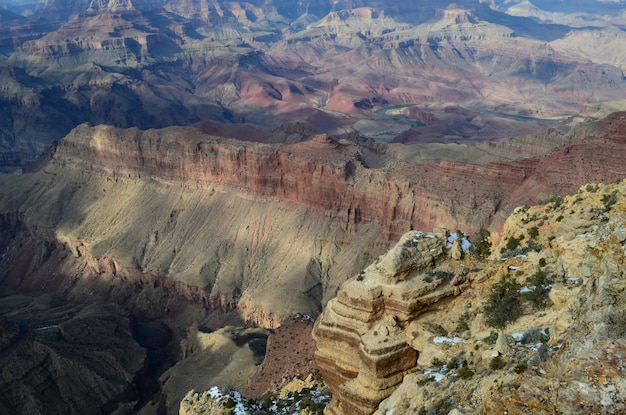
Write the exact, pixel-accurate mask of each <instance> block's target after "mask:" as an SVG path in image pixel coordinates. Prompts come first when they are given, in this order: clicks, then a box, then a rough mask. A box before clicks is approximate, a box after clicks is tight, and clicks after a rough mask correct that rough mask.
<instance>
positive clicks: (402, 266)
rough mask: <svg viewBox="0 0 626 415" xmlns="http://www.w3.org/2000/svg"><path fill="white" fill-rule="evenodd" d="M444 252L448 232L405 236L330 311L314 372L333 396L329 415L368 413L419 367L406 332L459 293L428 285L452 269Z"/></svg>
mask: <svg viewBox="0 0 626 415" xmlns="http://www.w3.org/2000/svg"><path fill="white" fill-rule="evenodd" d="M447 244H448V232H447V230H445V229H438V230H435V231H434V232H433V233H422V232H416V231H411V232H409V233H406V234H405V235H404V236H403V237H402V238H401V239H400V241H399V242H398V244H397V245H396V246H395V247H394V248H392V249H391V250H390V251H388V252H387V253H386V254H385V255H382V256H381V257H379V258H378V259H377V260H376V261H375V262H374V263H373V264H371V265H370V266H369V267H367V268H366V269H365V270H364V271H361V273H360V274H359V275H357V276H356V277H355V278H352V279H350V280H348V281H347V282H346V283H345V284H344V285H343V286H342V288H341V290H340V291H339V293H338V295H337V297H336V298H335V299H333V300H331V301H330V302H329V303H328V305H327V307H326V309H325V310H324V313H323V314H322V315H321V316H320V318H319V319H318V320H317V321H316V324H315V328H314V330H313V337H314V339H315V341H316V342H317V352H316V354H315V357H316V360H317V364H318V366H319V368H320V370H321V372H322V375H323V376H324V380H325V381H326V383H327V384H328V386H329V387H330V389H331V390H332V392H333V401H332V403H331V404H330V406H329V407H328V408H327V413H328V414H333V415H339V414H371V413H373V412H374V410H375V409H376V408H377V406H378V404H379V403H380V401H382V400H383V399H385V398H386V397H387V396H389V395H390V394H391V393H392V392H393V390H394V389H395V387H396V386H397V385H398V384H400V383H401V382H402V378H403V377H404V375H405V374H406V373H407V372H409V371H410V370H411V369H412V368H414V367H415V366H416V363H417V357H418V356H417V351H415V350H414V349H413V348H411V347H410V346H409V344H407V341H406V337H407V336H406V335H405V327H406V326H407V324H408V323H409V322H410V321H412V320H414V319H415V318H416V317H417V316H418V315H420V314H422V313H423V312H425V311H428V310H429V309H430V307H429V306H431V305H433V304H435V303H436V302H438V301H439V300H441V299H442V298H444V297H448V296H451V295H455V294H458V293H459V292H460V290H461V286H462V285H458V286H455V285H453V284H452V283H447V282H445V279H434V280H433V279H432V278H428V272H429V271H431V272H432V271H434V270H435V269H440V270H443V267H445V266H447V265H449V264H448V263H446V260H447V258H448V252H447ZM446 273H448V272H447V271H446ZM448 275H450V273H448ZM457 280H458V278H454V279H453V280H452V281H457Z"/></svg>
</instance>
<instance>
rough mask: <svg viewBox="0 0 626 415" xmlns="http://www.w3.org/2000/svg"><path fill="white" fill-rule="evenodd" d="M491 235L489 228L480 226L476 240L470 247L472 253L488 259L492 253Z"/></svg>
mask: <svg viewBox="0 0 626 415" xmlns="http://www.w3.org/2000/svg"><path fill="white" fill-rule="evenodd" d="M490 237H491V233H490V232H489V231H488V230H487V229H485V228H480V230H479V231H478V234H477V235H476V241H474V242H473V243H472V246H471V247H470V253H471V254H472V255H474V256H475V257H477V258H479V259H487V258H488V257H489V255H491V241H490V240H489V238H490Z"/></svg>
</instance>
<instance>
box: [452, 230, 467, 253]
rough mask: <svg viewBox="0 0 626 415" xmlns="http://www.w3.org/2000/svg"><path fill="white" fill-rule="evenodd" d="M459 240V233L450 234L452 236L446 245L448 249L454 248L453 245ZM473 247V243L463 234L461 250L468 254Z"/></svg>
mask: <svg viewBox="0 0 626 415" xmlns="http://www.w3.org/2000/svg"><path fill="white" fill-rule="evenodd" d="M457 239H459V235H458V233H456V232H455V233H452V234H450V236H448V243H447V244H446V248H447V249H450V248H452V244H453V243H454V241H456V240H457ZM471 246H472V243H471V242H470V241H469V240H468V239H467V235H466V234H465V233H463V237H462V238H461V249H462V250H463V252H465V253H468V252H469V249H470V247H471Z"/></svg>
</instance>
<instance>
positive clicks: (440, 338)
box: [433, 336, 465, 344]
mask: <svg viewBox="0 0 626 415" xmlns="http://www.w3.org/2000/svg"><path fill="white" fill-rule="evenodd" d="M464 341H465V340H464V339H462V338H460V337H453V338H450V337H444V336H437V337H435V338H434V339H433V343H435V344H441V343H450V344H458V343H463V342H464Z"/></svg>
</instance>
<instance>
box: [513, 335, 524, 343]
mask: <svg viewBox="0 0 626 415" xmlns="http://www.w3.org/2000/svg"><path fill="white" fill-rule="evenodd" d="M511 337H513V338H514V339H515V341H516V342H517V343H519V342H521V341H522V339H523V338H524V333H511Z"/></svg>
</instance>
